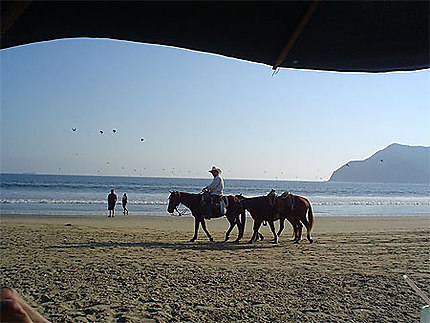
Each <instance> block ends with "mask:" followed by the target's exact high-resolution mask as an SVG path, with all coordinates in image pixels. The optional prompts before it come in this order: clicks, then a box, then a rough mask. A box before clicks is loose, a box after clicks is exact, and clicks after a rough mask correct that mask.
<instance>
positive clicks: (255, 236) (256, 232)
mask: <svg viewBox="0 0 430 323" xmlns="http://www.w3.org/2000/svg"><path fill="white" fill-rule="evenodd" d="M262 222H263V220H261V219H258V220H254V227H253V230H254V234H253V235H252V237H251V240H249V242H248V243H253V242H255V241H257V239H258V236H259V233H258V229H260V226H261V223H262Z"/></svg>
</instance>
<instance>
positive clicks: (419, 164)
mask: <svg viewBox="0 0 430 323" xmlns="http://www.w3.org/2000/svg"><path fill="white" fill-rule="evenodd" d="M429 157H430V147H423V146H407V145H400V144H391V145H389V146H388V147H387V148H385V149H382V150H380V151H378V152H376V153H375V154H374V155H372V156H371V157H369V158H367V159H365V160H359V161H350V162H348V163H346V164H345V165H344V166H342V167H340V168H339V169H337V170H335V171H334V172H333V174H332V175H331V177H330V180H329V181H332V182H373V183H430V158H429Z"/></svg>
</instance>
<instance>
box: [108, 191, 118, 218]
mask: <svg viewBox="0 0 430 323" xmlns="http://www.w3.org/2000/svg"><path fill="white" fill-rule="evenodd" d="M117 199H118V196H116V194H115V191H114V190H113V189H111V190H110V194H109V195H108V210H109V215H108V218H110V217H114V216H115V204H116V200H117Z"/></svg>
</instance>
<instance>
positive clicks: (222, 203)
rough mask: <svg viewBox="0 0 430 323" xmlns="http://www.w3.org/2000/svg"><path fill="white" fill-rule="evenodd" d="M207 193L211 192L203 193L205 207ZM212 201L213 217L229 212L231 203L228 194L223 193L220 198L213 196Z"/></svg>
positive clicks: (204, 205)
mask: <svg viewBox="0 0 430 323" xmlns="http://www.w3.org/2000/svg"><path fill="white" fill-rule="evenodd" d="M205 194H209V193H203V194H202V206H203V207H204V208H206V199H205ZM206 196H207V195H206ZM210 203H211V205H212V217H219V216H224V215H226V214H227V207H228V204H229V202H228V198H227V196H224V195H222V196H221V197H220V198H219V199H218V197H217V196H211V197H210Z"/></svg>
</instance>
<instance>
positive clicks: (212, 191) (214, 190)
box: [202, 166, 224, 219]
mask: <svg viewBox="0 0 430 323" xmlns="http://www.w3.org/2000/svg"><path fill="white" fill-rule="evenodd" d="M208 172H209V173H212V175H213V177H214V178H213V180H212V183H210V184H209V185H208V186H206V187H205V188H203V190H202V191H203V192H208V193H209V194H205V204H206V214H205V216H204V217H205V218H206V219H210V218H211V217H212V209H213V206H212V205H219V203H220V200H221V196H222V194H223V190H224V180H223V178H222V177H221V176H220V174H221V173H222V171H221V169H219V168H217V167H215V166H212V169H211V170H209V171H208Z"/></svg>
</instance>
